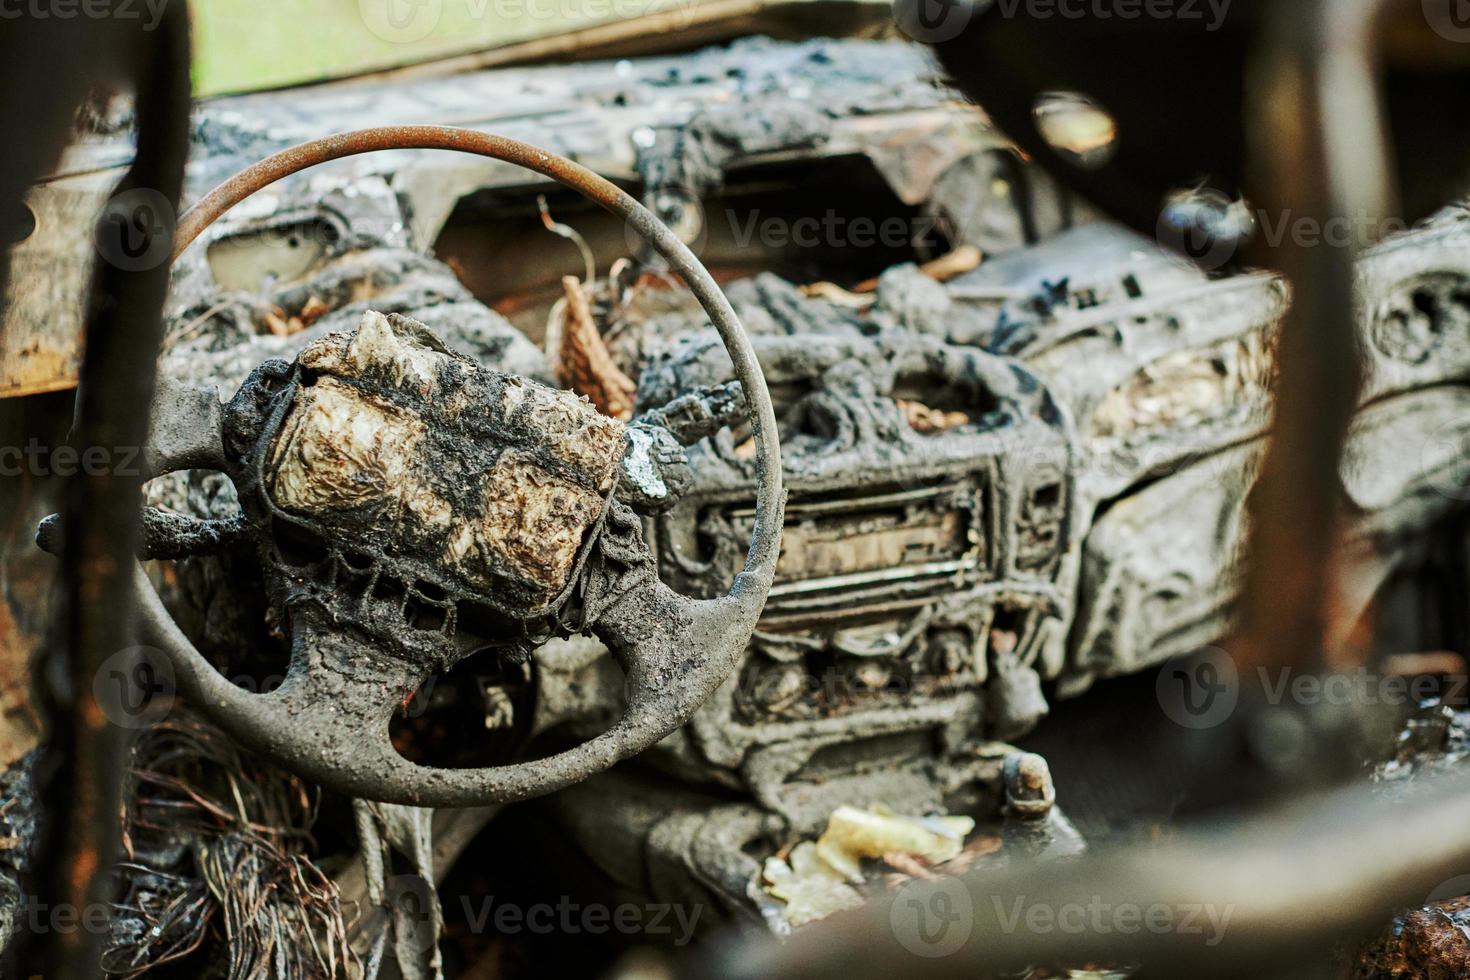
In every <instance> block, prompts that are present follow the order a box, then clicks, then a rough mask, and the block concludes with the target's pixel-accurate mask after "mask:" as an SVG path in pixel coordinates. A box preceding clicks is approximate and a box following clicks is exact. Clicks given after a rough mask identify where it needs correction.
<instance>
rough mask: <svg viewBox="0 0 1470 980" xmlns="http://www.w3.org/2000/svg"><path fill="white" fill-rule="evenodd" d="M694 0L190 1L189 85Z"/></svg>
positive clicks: (572, 24)
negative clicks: (191, 76) (191, 72)
mask: <svg viewBox="0 0 1470 980" xmlns="http://www.w3.org/2000/svg"><path fill="white" fill-rule="evenodd" d="M698 2H699V0H274V2H270V0H267V2H262V0H190V6H191V10H192V12H193V16H194V45H195V55H194V88H195V91H196V93H197V94H199V95H217V94H220V93H225V92H242V91H249V90H253V89H260V88H269V87H274V86H279V85H289V84H294V83H298V82H308V81H316V80H320V79H324V78H336V77H340V76H343V75H351V74H356V73H358V72H362V71H369V70H372V69H377V68H388V67H392V66H396V65H404V64H410V63H413V62H417V61H423V60H425V59H428V58H435V57H443V56H446V55H453V54H459V53H462V52H466V51H473V50H478V49H483V48H488V47H493V46H498V45H503V44H509V43H513V42H516V41H524V40H527V39H529V38H534V37H542V36H545V35H549V34H557V33H561V32H564V31H567V30H570V29H573V28H577V27H585V26H588V25H591V24H596V23H600V22H606V21H610V20H624V19H627V18H630V17H635V16H639V15H641V14H645V13H652V12H654V11H657V10H668V9H685V10H687V9H689V8H690V7H691V6H693V5H694V4H696V3H698ZM394 17H396V18H397V19H396V21H395V20H394V19H392V18H394Z"/></svg>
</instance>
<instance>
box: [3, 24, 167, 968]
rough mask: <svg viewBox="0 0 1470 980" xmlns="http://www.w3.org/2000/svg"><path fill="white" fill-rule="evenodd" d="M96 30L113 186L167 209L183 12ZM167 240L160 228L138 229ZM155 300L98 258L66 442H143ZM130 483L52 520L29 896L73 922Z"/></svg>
mask: <svg viewBox="0 0 1470 980" xmlns="http://www.w3.org/2000/svg"><path fill="white" fill-rule="evenodd" d="M107 23H108V24H110V25H112V26H110V27H107V28H104V29H99V33H103V34H104V36H105V39H106V43H109V44H112V45H114V46H115V48H114V50H111V51H109V55H110V56H111V57H116V58H119V59H122V58H128V57H130V58H131V60H132V65H133V66H134V67H132V68H131V69H130V70H131V71H132V73H133V77H134V78H135V79H136V89H135V94H136V104H137V118H138V122H137V134H138V137H137V139H138V144H137V153H136V155H135V158H134V161H133V164H132V167H131V168H130V169H129V171H128V173H127V175H126V176H125V177H124V179H123V181H122V183H121V184H120V185H119V188H120V190H123V191H126V190H128V189H134V188H136V189H139V190H146V191H147V192H150V193H156V194H158V195H161V196H162V197H163V198H164V199H165V200H167V201H169V202H176V201H178V199H179V196H180V193H181V192H182V189H183V179H184V162H185V159H186V157H187V154H188V145H189V99H190V87H189V77H190V76H189V68H190V65H189V23H188V17H187V13H186V11H185V10H184V8H183V7H182V6H181V5H175V6H172V7H170V8H169V9H168V10H167V11H166V14H165V16H164V19H163V20H162V21H161V23H160V24H159V25H158V29H157V30H155V31H147V32H141V31H134V32H131V33H127V32H125V27H120V26H118V25H127V24H129V23H132V22H130V21H125V20H117V19H113V20H111V21H109V22H107ZM120 32H121V33H120ZM103 74H105V72H104V71H99V72H98V77H99V78H100V77H101V76H102V75H103ZM169 230H170V229H169V227H168V225H167V224H166V223H165V224H163V225H159V226H156V227H155V228H153V229H150V230H149V232H148V233H149V234H167V233H168V231H169ZM167 290H168V265H167V264H166V263H162V262H160V263H155V264H154V265H153V266H152V267H150V268H143V269H136V270H133V269H124V268H121V267H120V266H119V265H118V264H115V263H113V262H109V261H108V257H107V256H103V255H99V257H98V260H97V263H96V267H95V271H94V273H93V279H92V286H91V292H90V296H89V308H88V313H87V326H86V337H85V356H84V359H83V361H82V365H81V372H80V382H79V386H78V391H77V409H76V425H75V428H74V430H73V437H72V438H73V441H74V442H75V443H76V444H78V445H81V446H104V447H126V446H141V445H142V444H143V442H144V441H145V439H146V436H147V432H148V415H149V405H150V403H151V401H152V395H153V382H154V374H155V362H156V360H157V357H158V351H159V347H160V344H161V342H162V339H163V302H164V298H165V295H166V293H167ZM141 482H142V481H141V478H140V477H138V476H136V475H126V474H121V473H114V472H110V471H109V472H105V473H90V472H82V473H78V474H76V475H74V476H72V477H70V478H68V480H67V482H66V486H65V490H64V498H65V499H64V506H63V513H64V515H65V521H66V527H67V528H68V529H69V533H68V534H67V536H66V541H65V545H64V547H63V550H62V564H61V580H62V593H61V597H60V598H61V601H60V602H59V603H58V604H57V613H56V620H55V623H54V626H53V629H52V633H51V636H52V638H53V641H54V645H53V646H52V648H51V649H50V650H49V651H48V652H47V653H46V654H45V655H44V656H43V657H42V661H43V662H42V663H41V664H40V665H39V667H38V670H37V674H38V689H39V691H40V694H41V701H42V703H43V704H44V705H45V709H46V714H47V716H48V717H47V723H48V725H47V728H48V730H47V735H46V742H45V744H44V746H43V748H42V749H41V752H40V755H39V756H38V761H37V764H36V770H35V774H36V783H37V794H38V796H39V797H40V799H41V801H42V804H43V807H44V809H43V820H42V825H43V826H42V829H41V831H40V832H39V833H38V838H37V842H36V848H35V854H34V865H35V868H36V872H35V879H36V891H37V893H38V899H39V901H40V902H42V903H44V904H45V905H46V906H48V907H49V908H51V909H53V910H55V909H60V908H63V907H69V908H71V909H72V910H74V911H76V912H77V913H78V914H79V915H84V916H85V915H86V913H87V911H88V910H90V909H94V908H98V907H101V908H108V907H109V906H110V902H111V898H112V894H111V887H112V884H113V881H114V879H113V877H112V875H111V874H110V869H111V867H112V865H113V862H114V861H115V860H116V856H117V852H118V848H119V846H120V842H121V838H122V799H123V797H122V787H123V779H124V773H125V772H126V769H127V766H126V761H127V753H128V751H129V748H130V746H131V735H132V729H130V728H129V727H126V726H120V725H118V724H116V723H115V721H114V719H111V718H109V717H107V715H106V713H105V711H104V709H103V707H102V706H101V704H99V702H98V698H97V695H96V687H95V684H94V682H95V681H96V680H97V678H98V676H99V674H100V673H101V671H102V669H103V667H104V665H105V664H107V663H108V662H109V661H111V662H112V663H114V664H116V665H117V666H119V667H120V668H121V670H122V673H123V675H124V676H128V677H131V671H130V670H129V669H128V667H129V663H126V662H125V663H118V661H117V659H116V658H118V657H121V658H123V660H124V661H126V660H128V657H129V651H130V649H131V648H132V647H133V646H134V644H135V643H136V640H135V608H134V603H133V597H132V574H133V567H134V562H133V554H134V551H135V544H136V541H137V540H138V524H139V514H140V506H139V505H140V502H141V501H140V497H141V494H140V487H141ZM133 653H134V655H136V651H133ZM84 921H91V919H90V916H88V917H87V918H86V919H84ZM105 940H106V935H105V934H100V933H99V932H98V931H97V930H95V929H92V928H76V929H71V930H61V929H49V930H44V931H42V932H41V933H39V934H32V935H27V936H26V937H25V938H24V940H23V942H22V947H21V950H20V952H19V955H18V957H17V959H18V961H19V964H20V965H21V966H22V967H23V969H24V974H23V975H26V976H30V975H36V974H39V975H43V976H46V977H52V976H55V977H76V978H85V977H91V976H99V975H100V973H101V965H100V953H101V949H102V945H103V943H104V941H105Z"/></svg>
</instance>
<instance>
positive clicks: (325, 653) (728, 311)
mask: <svg viewBox="0 0 1470 980" xmlns="http://www.w3.org/2000/svg"><path fill="white" fill-rule="evenodd" d="M385 149H438V150H453V151H459V152H465V153H471V154H475V155H479V156H485V157H490V158H493V159H497V160H503V161H505V162H508V163H512V164H516V165H518V166H521V167H523V168H525V169H528V170H531V171H534V172H536V173H539V174H541V175H543V176H546V177H549V178H551V179H553V180H555V181H557V182H558V183H561V184H563V185H564V186H566V187H569V188H571V189H573V190H575V191H578V192H579V193H582V194H583V195H584V196H587V197H589V198H590V199H591V200H593V201H594V202H596V203H597V204H598V205H599V206H601V207H603V208H604V209H605V210H607V211H609V212H611V213H612V214H614V215H617V216H619V217H621V218H623V219H624V220H625V221H626V222H627V223H628V225H629V226H630V227H632V228H633V229H634V230H636V231H637V232H638V233H639V235H640V236H641V237H643V238H644V239H645V240H646V241H648V242H649V244H651V245H652V246H653V247H654V249H655V250H656V251H657V252H658V253H659V254H660V255H662V256H663V257H664V258H665V259H666V260H667V261H668V262H669V264H670V266H671V268H673V270H674V271H676V272H678V273H679V274H680V275H681V276H682V277H683V278H684V281H685V283H686V284H687V285H688V286H689V288H690V291H691V292H693V293H694V295H695V297H696V298H697V299H698V300H699V303H700V306H701V307H702V308H703V309H704V311H705V312H706V314H708V315H709V317H710V320H711V323H712V324H713V325H714V327H715V329H716V331H717V332H718V333H719V335H720V338H721V340H722V342H723V343H724V346H725V349H726V351H727V352H728V353H729V355H730V359H731V361H732V362H733V363H734V366H735V374H736V377H737V378H738V379H739V380H740V382H741V384H742V386H743V387H744V391H745V396H746V404H747V412H748V415H749V420H750V424H751V429H752V436H753V438H754V441H755V446H756V520H755V527H754V530H753V533H752V536H751V543H750V547H749V550H748V551H747V553H746V560H745V565H744V568H743V569H742V571H741V572H740V573H739V575H737V576H736V578H735V582H734V584H733V585H732V587H731V589H730V591H729V593H728V594H726V595H724V596H721V597H718V598H714V599H702V600H695V599H689V598H687V597H685V596H682V595H679V594H677V593H675V592H673V590H671V589H669V588H668V587H667V586H665V585H664V584H663V583H662V582H661V581H659V580H658V579H657V577H656V576H654V577H653V578H652V581H651V583H648V585H647V587H646V588H642V589H639V590H637V594H635V595H633V596H632V597H631V598H630V599H628V601H626V602H624V603H623V607H624V608H621V609H620V610H619V611H618V612H619V615H617V616H615V617H612V618H613V619H614V620H615V621H614V622H609V623H607V624H604V628H603V629H599V630H598V632H599V633H600V634H601V635H602V638H603V639H604V640H605V641H606V642H608V645H609V646H610V647H611V648H612V649H613V653H614V655H615V656H616V657H617V659H618V660H619V661H620V663H621V664H622V666H623V669H624V671H625V672H626V674H627V686H628V689H629V690H630V696H629V703H628V706H627V710H626V711H625V713H624V715H623V717H622V718H621V719H620V720H619V721H618V722H617V723H615V724H614V725H613V726H612V727H611V728H610V729H608V730H607V731H605V732H603V733H602V734H600V735H597V736H595V737H593V738H591V739H588V740H587V741H585V742H582V743H581V744H579V745H577V746H575V747H573V748H570V749H567V750H565V751H563V752H560V753H557V754H555V755H552V756H549V757H547V758H544V759H538V760H532V761H528V762H517V763H511V764H508V765H503V766H493V767H482V768H473V769H436V768H431V767H427V766H422V765H419V764H416V763H413V762H410V761H408V760H407V759H404V758H403V757H402V756H401V755H399V754H398V753H397V752H396V751H394V750H393V749H392V746H391V744H390V743H389V742H388V740H387V724H388V721H389V719H390V717H391V710H389V711H386V712H385V711H384V710H383V707H384V706H383V703H382V697H381V695H383V694H384V693H385V692H384V691H383V690H381V689H380V688H381V687H382V685H381V684H377V685H376V686H375V687H373V688H371V689H369V688H368V687H365V686H364V685H365V684H368V683H369V682H375V681H381V680H382V679H383V678H384V677H387V676H390V675H391V673H392V671H393V670H394V669H395V667H396V666H397V665H400V664H401V666H402V667H403V668H404V672H407V671H408V668H410V667H411V665H408V664H404V663H402V662H400V661H397V660H395V658H392V657H391V656H387V655H383V654H381V653H379V652H378V651H375V650H366V651H364V650H356V649H352V646H353V644H352V643H351V642H350V641H346V639H345V637H339V638H337V639H338V641H340V642H336V641H334V642H332V643H321V646H322V648H323V649H322V650H320V651H316V657H317V658H318V659H320V658H326V657H334V656H335V657H336V658H337V660H338V661H339V663H338V666H341V665H342V664H344V663H356V664H358V665H359V666H360V665H361V663H362V661H363V659H364V658H367V659H369V660H373V661H374V665H373V666H374V668H375V669H380V671H381V672H380V673H378V674H377V675H376V676H375V677H371V678H368V679H367V681H363V680H362V679H357V681H356V682H355V681H354V679H353V677H352V676H350V672H348V673H341V672H332V674H331V676H332V680H333V682H334V683H335V684H336V687H335V688H333V689H332V690H330V691H327V692H325V693H326V694H327V695H328V696H332V695H333V694H335V695H336V699H335V700H336V703H335V704H332V705H325V704H323V703H322V701H321V697H322V696H323V693H324V692H323V690H322V689H321V686H320V684H314V685H313V684H303V685H300V686H298V687H295V688H293V686H292V683H291V678H290V677H288V680H287V683H286V684H285V685H283V687H282V688H281V689H279V690H278V691H276V692H273V693H272V694H254V693H251V692H247V691H245V690H243V689H241V688H239V687H236V686H235V685H234V684H232V683H230V681H228V680H227V679H226V678H225V677H224V676H222V675H221V674H219V673H218V672H217V671H216V670H215V669H214V668H213V667H212V666H211V665H210V664H209V663H208V661H206V660H205V658H204V657H203V655H202V654H201V653H200V652H199V651H198V649H197V648H196V647H195V646H194V645H193V643H192V642H191V641H190V640H189V639H188V637H186V636H185V635H184V634H183V632H182V631H181V630H180V629H179V627H178V624H177V623H175V622H174V620H173V617H172V616H171V615H169V613H168V611H167V610H166V609H165V608H164V606H163V602H162V600H161V599H160V597H159V595H158V593H157V592H156V591H155V590H154V588H153V587H152V585H151V584H150V583H149V581H148V579H147V577H146V574H145V573H144V571H143V568H142V565H141V564H139V565H138V566H137V569H136V574H135V576H134V581H135V592H136V597H137V601H138V604H139V607H140V609H141V612H142V620H143V624H144V635H145V637H146V638H147V639H148V640H149V641H150V642H152V643H153V644H155V645H156V646H158V647H159V648H160V649H161V650H163V652H164V653H165V654H166V655H167V657H168V658H169V661H170V663H171V665H172V667H173V669H174V671H175V679H176V683H177V686H178V687H179V689H180V690H182V691H183V692H184V693H185V694H187V695H189V696H190V697H192V698H193V699H195V700H197V701H198V702H199V703H200V705H201V706H202V707H203V708H204V710H205V713H206V714H207V715H208V716H209V717H211V718H212V719H213V720H214V721H216V722H217V723H218V724H220V725H221V727H222V728H224V729H225V730H226V731H227V732H228V733H229V734H231V735H232V736H233V737H235V738H237V739H238V740H239V741H241V742H242V743H244V744H246V745H247V746H249V747H251V748H254V749H256V750H258V751H261V752H262V753H263V754H265V755H267V756H269V757H271V758H272V759H274V760H275V761H277V762H279V763H281V764H283V765H286V766H288V767H290V768H292V769H294V770H296V771H297V772H300V773H301V774H302V775H304V776H307V777H308V778H311V779H313V780H315V781H317V782H320V783H322V784H323V785H326V786H328V787H331V788H333V789H337V790H339V791H341V792H344V793H348V794H350V795H353V796H359V797H364V798H368V799H373V800H378V801H382V802H392V803H406V804H414V805H419V806H475V805H484V804H489V803H503V802H512V801H515V800H522V799H527V798H530V797H533V796H537V795H541V794H544V793H549V792H553V791H555V790H557V789H561V788H563V787H565V786H568V785H571V784H573V783H575V782H578V781H580V780H581V779H584V778H586V777H587V776H589V775H592V774H593V773H595V772H599V771H601V770H603V769H606V768H608V767H609V766H611V765H613V764H614V763H616V762H618V761H620V760H622V759H625V758H628V757H630V756H632V755H635V754H637V753H639V752H641V751H643V750H644V749H646V748H648V747H650V746H652V745H653V744H654V743H655V742H657V741H659V740H660V739H662V738H664V737H666V736H667V735H669V734H670V733H671V732H673V731H674V730H675V729H677V728H678V727H679V726H681V725H682V724H684V723H685V722H686V721H688V719H689V718H690V717H691V716H692V715H693V713H694V711H695V710H696V709H697V708H698V707H699V706H700V705H701V704H703V703H704V701H705V700H707V699H708V698H709V696H710V695H711V694H713V692H714V690H715V689H716V688H717V687H718V686H719V685H720V684H721V683H722V682H723V681H724V680H725V678H726V677H728V676H729V674H730V673H731V671H732V670H733V669H734V666H735V663H736V661H737V660H738V658H739V656H740V655H741V653H743V651H744V649H745V646H746V644H747V643H748V640H749V636H750V633H751V631H752V630H753V629H754V627H755V622H756V619H757V617H758V616H759V614H760V611H761V609H762V607H763V606H764V603H765V597H766V594H767V592H768V591H769V590H770V587H771V583H772V580H773V578H774V574H775V564H776V557H777V553H778V549H779V543H780V531H781V523H782V518H783V513H784V504H785V494H784V490H783V489H782V478H781V455H780V445H779V441H778V437H777V430H776V419H775V410H774V407H773V406H772V404H771V398H770V392H769V390H768V389H767V386H766V382H765V377H764V375H763V374H762V372H761V368H760V365H759V363H758V361H757V359H756V356H755V352H754V350H753V348H752V346H751V344H750V341H749V338H748V337H747V336H746V334H745V331H744V328H743V327H742V326H741V324H740V321H739V318H738V317H737V316H736V314H735V311H734V309H733V308H732V307H731V306H730V303H729V300H728V299H726V298H725V296H724V294H723V293H722V292H721V291H720V289H719V287H718V285H716V283H715V281H714V279H713V277H712V276H711V275H710V274H709V271H708V270H707V269H705V268H704V266H703V264H701V263H700V261H699V259H698V258H696V257H695V255H694V254H693V252H691V251H690V250H689V248H688V247H687V246H686V245H685V244H684V243H683V242H682V241H680V240H679V239H678V237H677V236H675V235H674V233H673V232H672V231H670V230H669V229H668V228H667V227H666V226H665V225H664V224H663V223H662V222H661V221H660V220H659V219H658V218H657V217H655V216H654V215H653V214H652V213H651V212H649V211H648V210H647V209H646V208H644V207H643V206H642V205H641V204H639V203H638V201H637V200H635V199H634V198H633V197H632V196H630V195H629V194H627V193H626V192H625V191H623V190H621V189H620V188H618V187H617V186H615V185H614V184H612V183H611V182H609V181H608V180H606V179H605V178H603V177H600V176H598V175H597V174H595V173H593V172H592V171H590V170H588V169H587V168H585V167H582V166H581V165H579V164H576V163H573V162H572V161H570V160H567V159H565V158H563V157H560V156H558V155H556V154H553V153H551V152H549V151H546V150H542V149H539V148H537V147H534V146H531V145H529V144H526V143H521V142H519V141H516V140H512V139H507V138H505V137H502V136H495V135H491V134H487V133H481V132H476V131H473V130H465V129H457V128H453V127H446V126H387V127H377V128H372V129H364V130H358V131H355V132H350V133H344V134H340V135H337V136H329V137H325V138H323V139H318V140H312V141H310V142H307V143H302V144H300V145H298V146H294V147H291V148H289V149H286V150H283V151H281V152H279V153H276V154H273V155H272V156H270V157H267V158H265V159H264V160H262V161H260V162H259V163H257V164H255V165H254V166H251V167H249V168H247V169H246V170H243V171H241V172H240V173H238V174H236V175H235V176H233V177H231V178H229V179H228V180H226V181H224V182H223V183H222V184H220V185H219V186H217V187H216V188H214V190H212V191H210V192H209V193H208V194H206V195H205V196H204V197H202V198H201V199H200V200H199V201H198V202H197V203H196V204H195V205H194V206H193V207H192V208H190V209H189V210H188V211H187V212H185V214H184V215H183V216H182V217H181V218H180V220H179V223H178V227H177V230H176V236H175V244H174V250H173V259H174V260H177V258H178V257H179V255H181V254H182V253H183V252H184V250H185V249H187V248H188V247H189V245H191V244H192V243H193V242H194V241H195V240H196V239H197V238H198V237H199V235H200V234H201V233H202V232H203V231H204V230H205V229H206V228H208V227H209V225H210V224H212V223H213V222H214V221H215V220H216V219H217V218H218V217H219V216H220V215H222V214H224V213H225V212H226V211H227V210H228V209H229V208H231V207H233V206H234V205H236V204H238V203H240V202H241V201H243V200H244V199H245V198H247V197H249V196H250V195H251V194H253V193H255V192H256V191H258V190H260V189H262V188H264V187H266V186H269V185H270V184H272V183H274V182H276V181H277V180H280V179H281V178H283V177H286V176H288V175H290V174H293V173H297V172H299V171H301V170H304V169H307V168H309V167H312V166H315V165H317V164H320V163H325V162H328V161H330V160H336V159H341V158H343V157H348V156H354V155H357V154H361V153H368V152H373V151H376V150H385ZM202 457H207V453H204V452H202V451H201V450H200V448H199V447H193V448H192V449H190V450H189V451H188V452H185V453H181V454H179V455H178V456H177V457H176V459H175V460H174V462H176V463H177V464H178V465H169V463H170V460H169V459H168V458H166V457H165V458H164V459H163V460H161V462H162V464H163V465H161V466H160V468H159V472H160V473H161V472H167V471H168V470H170V469H181V468H188V467H189V466H193V465H199V464H200V462H201V458H202ZM317 639H318V641H321V640H322V636H321V635H318V636H317ZM680 646H683V647H685V649H684V650H682V651H681V650H679V649H676V648H677V647H680ZM294 656H295V653H294V651H293V658H294ZM314 667H315V668H316V669H318V670H320V668H321V664H320V663H317V664H315V665H314ZM293 670H294V668H293ZM405 676H407V675H406V673H405ZM355 683H356V686H354V684H355ZM358 699H361V701H362V703H359V700H358ZM328 708H330V709H331V711H332V717H336V718H338V719H339V723H338V724H337V725H336V726H335V727H334V726H333V725H332V724H329V723H324V722H322V721H321V719H320V718H319V717H317V716H319V715H320V714H321V712H322V711H324V710H326V709H328ZM358 710H370V711H371V712H373V713H374V714H373V717H371V718H366V719H365V718H363V717H358V718H357V720H356V721H353V722H346V721H341V719H342V718H343V717H352V716H353V712H354V711H358ZM378 714H381V715H382V717H381V719H380V720H381V727H382V732H381V735H382V738H381V739H379V740H377V742H375V743H374V744H373V745H363V744H361V743H360V742H359V741H357V739H356V738H354V737H353V736H355V735H356V734H358V733H359V732H360V731H362V729H361V727H360V726H361V725H364V724H373V723H374V719H375V718H376V716H377V715H378ZM303 715H311V716H312V718H316V720H317V723H316V724H311V723H310V722H311V721H312V718H304V717H303ZM324 725H325V727H323V726H324Z"/></svg>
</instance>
